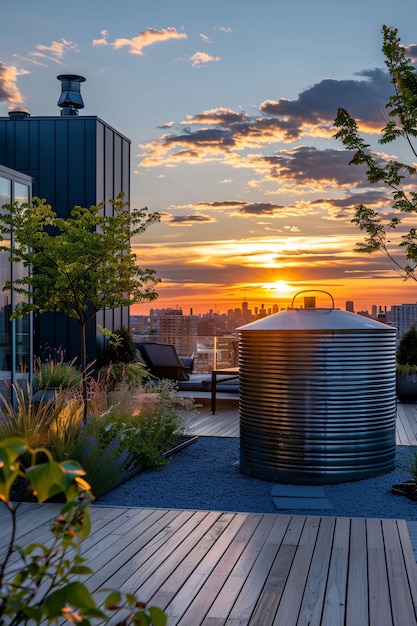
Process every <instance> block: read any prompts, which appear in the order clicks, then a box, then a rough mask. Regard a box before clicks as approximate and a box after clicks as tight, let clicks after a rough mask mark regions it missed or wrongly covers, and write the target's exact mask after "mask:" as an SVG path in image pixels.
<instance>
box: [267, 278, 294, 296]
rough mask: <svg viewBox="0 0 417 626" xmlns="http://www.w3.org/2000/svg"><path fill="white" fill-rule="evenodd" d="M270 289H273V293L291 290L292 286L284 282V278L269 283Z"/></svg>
mask: <svg viewBox="0 0 417 626" xmlns="http://www.w3.org/2000/svg"><path fill="white" fill-rule="evenodd" d="M271 289H272V290H273V291H275V293H281V294H283V293H289V292H290V291H293V287H290V285H289V284H288V283H286V282H285V280H277V281H275V282H274V283H271Z"/></svg>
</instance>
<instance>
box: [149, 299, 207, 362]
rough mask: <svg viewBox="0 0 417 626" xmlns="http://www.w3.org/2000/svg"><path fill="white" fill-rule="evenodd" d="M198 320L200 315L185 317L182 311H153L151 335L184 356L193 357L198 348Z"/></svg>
mask: <svg viewBox="0 0 417 626" xmlns="http://www.w3.org/2000/svg"><path fill="white" fill-rule="evenodd" d="M198 319H199V318H198V315H183V313H182V310H181V309H162V310H155V309H151V311H150V331H151V335H152V336H153V337H154V338H155V339H156V340H157V341H159V342H161V343H170V344H173V345H174V346H175V347H176V349H177V352H178V353H179V354H181V355H182V356H191V355H192V354H194V352H195V351H196V348H197V336H198Z"/></svg>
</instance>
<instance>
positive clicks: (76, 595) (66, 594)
mask: <svg viewBox="0 0 417 626" xmlns="http://www.w3.org/2000/svg"><path fill="white" fill-rule="evenodd" d="M45 605H46V608H47V611H48V617H60V616H62V609H63V607H65V606H66V605H69V606H73V607H75V608H77V609H82V610H83V612H85V611H98V609H97V605H96V603H95V601H94V598H93V597H92V595H91V593H90V592H89V590H88V589H87V587H86V586H85V585H84V584H83V583H80V582H78V581H75V582H71V583H68V585H65V586H63V587H61V588H60V589H57V590H56V591H53V592H52V593H51V594H50V595H49V596H48V597H47V598H46V600H45Z"/></svg>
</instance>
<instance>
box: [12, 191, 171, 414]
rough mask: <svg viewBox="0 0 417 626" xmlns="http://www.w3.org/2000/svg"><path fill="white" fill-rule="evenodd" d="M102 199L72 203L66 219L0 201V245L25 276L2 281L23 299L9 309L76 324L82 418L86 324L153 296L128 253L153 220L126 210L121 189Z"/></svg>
mask: <svg viewBox="0 0 417 626" xmlns="http://www.w3.org/2000/svg"><path fill="white" fill-rule="evenodd" d="M110 204H111V206H112V214H111V215H106V214H105V211H104V206H105V205H104V203H101V204H98V205H93V206H90V208H84V207H80V206H75V207H74V208H73V209H72V211H71V215H70V217H69V218H67V219H64V218H61V217H58V216H57V214H56V213H55V212H54V211H53V210H52V208H51V206H50V205H49V204H47V203H46V201H45V200H44V199H40V198H34V199H33V203H32V204H29V203H22V204H19V203H17V202H16V203H14V204H6V205H4V206H3V210H2V211H1V212H0V232H1V233H2V234H3V237H4V236H5V235H6V236H8V239H9V241H8V242H7V244H4V245H1V246H0V250H6V251H8V252H9V254H10V257H9V258H10V260H11V261H12V262H19V263H22V264H23V265H24V266H25V267H26V268H28V270H29V271H28V273H27V275H26V276H23V277H19V278H16V279H14V280H13V279H12V280H11V281H7V282H6V284H5V286H4V289H5V290H6V289H7V290H8V289H13V290H14V291H15V292H17V293H18V294H21V295H22V296H23V298H24V300H23V301H20V302H19V303H18V304H17V306H16V308H15V309H14V311H13V313H12V317H22V316H23V315H25V314H26V313H28V312H30V311H37V312H39V313H42V312H46V311H53V312H60V313H63V314H65V315H66V316H68V317H69V318H71V319H74V320H75V321H76V322H77V323H78V324H79V330H80V360H81V367H82V372H83V380H82V387H83V398H84V407H85V410H84V419H86V417H87V366H88V363H87V351H86V327H87V324H88V323H89V322H90V321H91V320H92V319H93V318H95V317H96V315H97V313H98V311H99V310H101V309H105V308H107V309H113V308H115V307H118V306H126V305H130V304H133V303H136V302H141V301H143V300H153V299H155V298H156V297H157V293H156V292H155V286H156V284H157V283H158V279H157V278H156V277H155V272H154V270H151V269H141V268H139V266H138V265H137V264H136V255H135V254H134V253H133V252H132V248H131V237H133V236H135V235H139V234H141V233H143V232H144V231H145V230H146V229H147V228H148V226H150V225H151V224H152V223H154V222H157V221H159V214H158V213H148V210H147V209H146V208H144V209H140V210H139V209H134V210H130V208H129V205H128V203H126V202H125V201H124V197H123V194H120V195H119V196H118V197H117V198H116V200H111V201H110Z"/></svg>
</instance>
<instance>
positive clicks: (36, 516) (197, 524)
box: [0, 504, 417, 626]
mask: <svg viewBox="0 0 417 626" xmlns="http://www.w3.org/2000/svg"><path fill="white" fill-rule="evenodd" d="M23 509H24V511H23V515H22V518H21V523H20V524H19V531H18V535H19V537H18V541H19V542H21V543H27V542H30V541H33V540H36V541H43V540H45V538H46V537H47V535H48V532H49V531H48V529H49V523H48V521H47V520H48V519H49V518H51V519H52V518H53V517H54V516H56V515H57V512H58V510H59V505H53V504H43V505H38V504H24V505H23ZM91 515H92V532H91V534H90V536H89V538H88V539H87V540H86V541H85V543H84V550H83V554H84V555H85V556H86V557H88V559H89V564H90V566H91V567H92V569H93V570H94V571H95V573H94V574H93V575H92V576H90V577H89V579H87V583H88V586H89V588H90V590H91V591H93V592H97V591H98V590H100V589H101V588H104V587H107V588H108V587H115V586H117V587H119V588H123V589H124V590H125V591H131V592H135V593H137V594H138V596H139V597H140V598H141V599H142V600H143V601H146V602H148V603H149V604H150V605H152V604H154V605H158V606H160V607H162V608H164V609H165V610H166V612H167V613H168V615H169V620H168V624H169V626H174V625H177V624H178V625H181V626H221V625H224V626H243V625H245V624H250V625H253V626H255V625H258V626H272V625H277V626H301V625H303V626H324V625H328V626H368V625H369V626H415V625H416V623H417V565H416V562H415V560H414V556H413V552H412V549H411V545H410V540H409V536H408V533H407V529H406V525H405V522H403V521H395V520H377V519H347V518H331V517H325V518H319V517H304V516H291V515H271V514H269V515H261V514H253V513H252V514H244V513H222V512H216V511H179V510H167V509H157V510H150V509H134V508H115V507H102V506H95V505H94V506H93V507H92V510H91ZM7 526H8V525H7V511H6V509H5V507H2V508H0V535H1V545H2V546H4V545H5V532H6V528H7ZM96 597H97V596H96ZM98 597H99V596H98Z"/></svg>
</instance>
